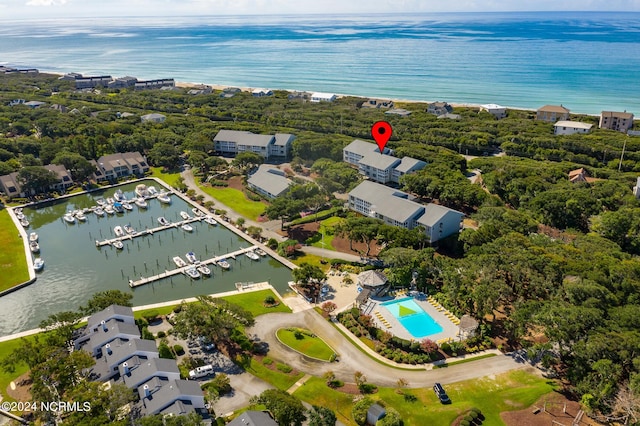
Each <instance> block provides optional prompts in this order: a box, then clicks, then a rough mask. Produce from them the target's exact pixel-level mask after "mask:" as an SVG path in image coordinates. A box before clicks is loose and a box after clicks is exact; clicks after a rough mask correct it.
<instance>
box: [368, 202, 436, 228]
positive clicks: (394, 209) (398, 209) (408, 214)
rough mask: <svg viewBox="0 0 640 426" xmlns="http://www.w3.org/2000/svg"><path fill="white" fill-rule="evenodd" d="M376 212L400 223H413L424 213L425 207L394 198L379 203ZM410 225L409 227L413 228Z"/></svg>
mask: <svg viewBox="0 0 640 426" xmlns="http://www.w3.org/2000/svg"><path fill="white" fill-rule="evenodd" d="M375 212H376V213H378V214H381V215H383V216H385V217H388V218H389V219H392V220H395V221H398V222H400V223H405V222H411V221H410V219H414V220H415V219H417V218H418V216H420V215H421V214H422V213H423V212H424V206H423V205H422V204H418V203H416V202H415V201H409V200H407V199H404V198H393V199H389V198H387V199H386V200H383V201H379V202H378V204H376V208H375ZM411 226H412V225H411V223H409V227H411Z"/></svg>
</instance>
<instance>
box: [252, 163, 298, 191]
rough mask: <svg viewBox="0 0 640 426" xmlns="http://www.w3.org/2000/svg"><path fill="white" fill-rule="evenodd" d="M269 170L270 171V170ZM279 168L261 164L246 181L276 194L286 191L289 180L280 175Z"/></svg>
mask: <svg viewBox="0 0 640 426" xmlns="http://www.w3.org/2000/svg"><path fill="white" fill-rule="evenodd" d="M270 170H271V171H270ZM277 172H280V173H281V171H280V170H278V169H274V168H273V167H269V166H268V165H266V164H262V165H261V166H260V167H259V168H258V171H257V172H255V173H254V174H252V175H251V177H249V179H248V180H247V183H249V184H251V185H254V186H256V187H258V188H261V189H262V190H263V191H266V192H268V193H269V194H273V195H274V196H276V197H277V196H278V195H280V194H282V193H284V192H286V191H287V189H288V188H289V185H290V184H291V181H290V180H289V179H287V178H286V177H284V176H281V175H280V173H277Z"/></svg>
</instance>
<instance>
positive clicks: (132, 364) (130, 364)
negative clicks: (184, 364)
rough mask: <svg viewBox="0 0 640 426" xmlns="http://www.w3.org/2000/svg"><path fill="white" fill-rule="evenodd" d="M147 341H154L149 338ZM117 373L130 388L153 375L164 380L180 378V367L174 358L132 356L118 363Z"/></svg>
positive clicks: (151, 377)
mask: <svg viewBox="0 0 640 426" xmlns="http://www.w3.org/2000/svg"><path fill="white" fill-rule="evenodd" d="M149 342H151V343H154V342H152V341H150V340H149ZM154 346H155V344H154ZM119 373H120V377H121V378H122V381H123V382H124V384H125V385H126V386H127V387H128V388H131V389H133V388H137V387H139V386H140V385H142V384H143V383H145V382H148V381H149V380H151V379H153V378H154V377H159V378H163V379H166V380H179V379H180V369H179V368H178V365H177V364H176V361H175V360H172V359H164V358H157V357H153V358H149V359H144V358H142V357H140V356H134V357H132V358H131V359H129V360H128V361H126V362H123V363H122V364H120V366H119Z"/></svg>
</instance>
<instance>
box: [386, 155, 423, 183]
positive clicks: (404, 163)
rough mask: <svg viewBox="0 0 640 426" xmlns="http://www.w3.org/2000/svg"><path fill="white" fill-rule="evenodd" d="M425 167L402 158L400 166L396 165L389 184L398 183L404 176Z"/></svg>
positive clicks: (414, 159)
mask: <svg viewBox="0 0 640 426" xmlns="http://www.w3.org/2000/svg"><path fill="white" fill-rule="evenodd" d="M425 167H427V163H425V162H424V161H422V160H418V159H416V158H412V157H402V158H401V159H400V164H398V165H396V166H395V167H394V169H393V170H392V173H391V182H394V183H400V178H401V177H402V176H404V175H407V174H410V173H414V172H417V171H418V170H422V169H424V168H425Z"/></svg>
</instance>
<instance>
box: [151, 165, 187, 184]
mask: <svg viewBox="0 0 640 426" xmlns="http://www.w3.org/2000/svg"><path fill="white" fill-rule="evenodd" d="M150 170H151V176H152V177H155V178H159V179H162V180H163V181H165V182H166V183H167V184H169V185H171V186H176V183H177V182H178V179H179V178H180V172H168V173H165V172H163V171H162V167H151V168H150Z"/></svg>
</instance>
